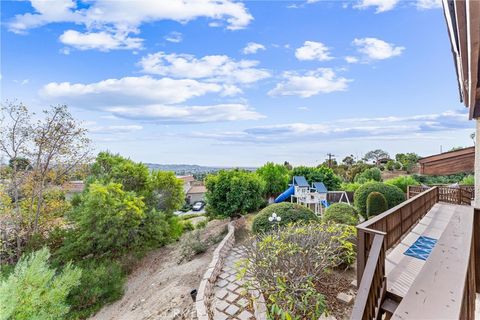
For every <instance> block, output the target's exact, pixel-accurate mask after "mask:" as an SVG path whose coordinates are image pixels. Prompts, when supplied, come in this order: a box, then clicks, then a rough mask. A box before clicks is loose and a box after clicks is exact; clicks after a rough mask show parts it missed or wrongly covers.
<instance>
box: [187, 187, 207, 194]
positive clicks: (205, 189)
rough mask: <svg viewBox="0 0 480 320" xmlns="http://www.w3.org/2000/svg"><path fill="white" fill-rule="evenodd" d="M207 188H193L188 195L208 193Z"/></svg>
mask: <svg viewBox="0 0 480 320" xmlns="http://www.w3.org/2000/svg"><path fill="white" fill-rule="evenodd" d="M206 192H207V187H205V186H193V187H191V188H190V190H188V192H187V194H196V193H206Z"/></svg>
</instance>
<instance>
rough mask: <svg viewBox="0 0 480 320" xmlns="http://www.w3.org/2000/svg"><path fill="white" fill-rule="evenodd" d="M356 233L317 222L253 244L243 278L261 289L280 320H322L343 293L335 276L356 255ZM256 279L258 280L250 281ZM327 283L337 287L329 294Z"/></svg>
mask: <svg viewBox="0 0 480 320" xmlns="http://www.w3.org/2000/svg"><path fill="white" fill-rule="evenodd" d="M354 242H355V228H354V227H351V226H346V225H337V224H333V223H311V224H308V225H294V226H289V227H283V228H280V229H279V230H278V231H276V232H271V233H268V234H264V235H262V236H260V237H258V238H255V239H252V240H251V241H250V242H249V243H248V244H247V245H246V258H245V259H244V260H243V261H242V262H241V263H240V265H239V268H240V276H241V277H243V278H244V279H245V280H246V286H247V288H252V289H257V290H260V291H261V292H262V293H263V294H264V296H265V298H266V302H267V305H268V309H269V311H270V314H271V315H272V316H274V318H275V319H318V318H319V317H320V316H321V315H322V314H325V313H327V312H328V310H329V304H328V303H327V301H331V300H332V295H333V299H335V296H336V294H337V293H338V292H337V290H336V289H337V288H336V287H335V284H334V283H332V281H331V278H332V271H333V270H334V269H335V268H338V267H340V266H345V265H349V264H351V263H352V262H353V261H354V256H355V245H354ZM249 279H253V280H249ZM324 283H329V284H330V283H332V286H331V287H329V288H328V289H327V288H325V287H324V286H323V284H324Z"/></svg>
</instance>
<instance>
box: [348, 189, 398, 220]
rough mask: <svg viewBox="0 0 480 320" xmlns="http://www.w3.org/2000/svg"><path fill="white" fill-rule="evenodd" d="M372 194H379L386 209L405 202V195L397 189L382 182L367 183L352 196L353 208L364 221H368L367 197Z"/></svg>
mask: <svg viewBox="0 0 480 320" xmlns="http://www.w3.org/2000/svg"><path fill="white" fill-rule="evenodd" d="M372 192H379V193H381V194H382V195H383V196H384V197H385V199H386V200H387V204H388V209H390V208H393V207H395V206H396V205H398V204H400V203H402V202H403V201H405V194H404V193H403V191H402V190H401V189H399V188H398V187H395V186H392V185H388V184H385V183H382V182H373V181H372V182H367V183H365V184H364V185H362V186H361V187H360V188H358V190H357V191H355V195H354V201H355V207H356V208H357V210H358V212H359V213H360V214H361V215H362V216H363V217H364V218H365V219H368V215H367V197H368V195H369V194H370V193H372Z"/></svg>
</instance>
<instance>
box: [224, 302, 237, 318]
mask: <svg viewBox="0 0 480 320" xmlns="http://www.w3.org/2000/svg"><path fill="white" fill-rule="evenodd" d="M238 310H240V308H239V307H237V306H236V305H234V304H231V305H230V306H229V307H228V308H227V310H225V312H226V313H227V314H229V315H231V316H233V315H235V314H236V313H237V311H238Z"/></svg>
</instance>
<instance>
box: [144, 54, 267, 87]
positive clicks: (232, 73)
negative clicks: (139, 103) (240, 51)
mask: <svg viewBox="0 0 480 320" xmlns="http://www.w3.org/2000/svg"><path fill="white" fill-rule="evenodd" d="M139 64H140V66H141V67H142V70H143V72H145V73H150V74H157V75H161V76H170V77H174V78H190V79H207V80H208V81H219V82H228V83H242V84H247V83H253V82H256V81H259V80H262V79H265V78H268V77H270V73H269V72H268V71H266V70H264V69H258V68H255V67H256V66H257V65H258V61H254V60H240V61H235V60H233V59H231V58H230V57H228V56H225V55H212V56H204V57H202V58H199V59H198V58H196V57H195V56H193V55H189V54H176V53H172V54H166V53H164V52H157V53H154V54H149V55H147V56H146V57H143V58H142V59H141V60H140V62H139Z"/></svg>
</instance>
